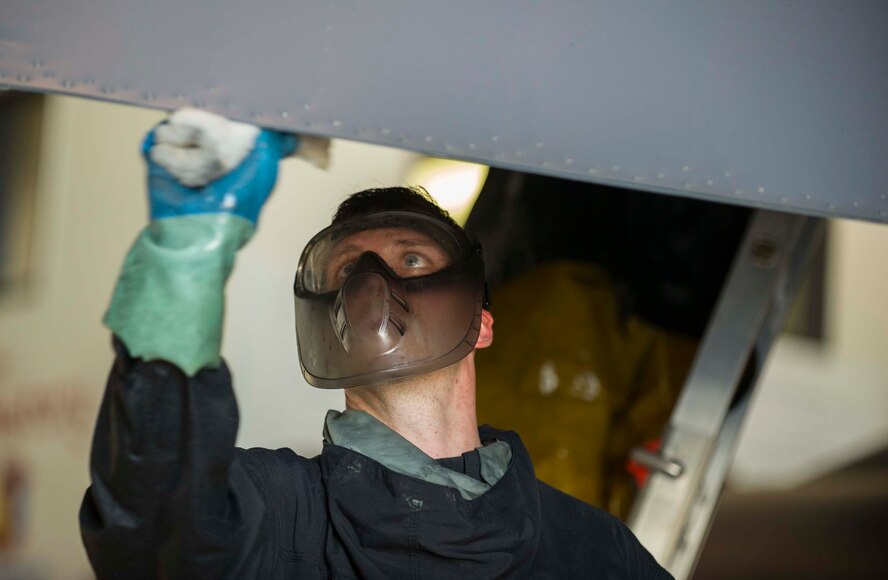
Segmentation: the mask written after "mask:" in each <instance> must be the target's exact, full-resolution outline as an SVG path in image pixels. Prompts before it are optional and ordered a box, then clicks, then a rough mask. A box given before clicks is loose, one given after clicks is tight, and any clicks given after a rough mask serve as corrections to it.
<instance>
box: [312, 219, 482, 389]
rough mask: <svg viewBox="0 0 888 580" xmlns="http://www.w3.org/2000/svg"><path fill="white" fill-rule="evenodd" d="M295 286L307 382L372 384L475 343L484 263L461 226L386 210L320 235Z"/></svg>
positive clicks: (445, 361)
mask: <svg viewBox="0 0 888 580" xmlns="http://www.w3.org/2000/svg"><path fill="white" fill-rule="evenodd" d="M294 294H295V304H296V337H297V340H298V343H299V363H300V365H301V367H302V373H303V374H304V375H305V379H306V380H307V381H308V383H309V384H311V385H313V386H315V387H320V388H343V387H354V386H359V385H369V384H374V383H380V382H384V381H389V380H393V379H398V378H403V377H409V376H415V375H419V374H424V373H428V372H431V371H435V370H438V369H440V368H443V367H445V366H448V365H450V364H453V363H455V362H457V361H459V360H460V359H462V358H463V357H465V356H466V355H468V354H469V353H470V352H471V351H472V350H473V349H474V348H475V343H476V341H477V339H478V334H479V332H480V329H481V309H482V307H483V306H484V299H485V288H484V264H483V262H482V260H481V256H480V250H479V248H478V247H476V246H474V245H472V244H471V243H470V242H469V240H468V238H467V237H466V235H465V234H464V233H463V232H462V231H461V230H459V229H457V228H454V227H452V226H450V225H449V224H447V223H445V222H443V221H441V220H438V219H435V218H433V217H430V216H426V215H424V214H421V213H414V212H398V211H389V212H381V213H376V214H372V215H368V216H364V217H359V218H355V219H352V220H347V221H344V222H341V223H339V224H335V225H333V226H330V227H328V228H326V229H325V230H323V231H321V232H320V233H319V234H318V235H316V236H315V237H314V238H312V240H311V241H310V242H309V243H308V245H307V246H306V248H305V251H304V252H303V253H302V258H301V259H300V261H299V267H298V269H297V271H296V282H295V285H294Z"/></svg>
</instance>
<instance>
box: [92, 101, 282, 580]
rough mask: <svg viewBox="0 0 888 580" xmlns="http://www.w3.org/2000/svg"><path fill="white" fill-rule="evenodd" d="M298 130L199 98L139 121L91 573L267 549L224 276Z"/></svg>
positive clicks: (161, 573) (152, 568)
mask: <svg viewBox="0 0 888 580" xmlns="http://www.w3.org/2000/svg"><path fill="white" fill-rule="evenodd" d="M298 146H299V139H297V138H296V137H295V136H292V135H283V134H280V133H274V132H269V131H259V130H258V129H257V128H255V127H251V126H249V125H243V124H239V123H232V122H230V121H226V120H225V119H222V118H221V117H217V116H213V115H208V114H206V113H201V112H198V111H182V112H179V113H176V114H174V115H173V116H172V117H171V118H170V120H169V121H168V122H167V123H164V124H162V125H160V126H159V127H157V128H156V129H155V130H154V131H152V132H151V133H149V135H148V137H147V139H146V140H145V144H144V148H143V152H144V155H145V158H146V161H147V163H148V190H149V196H150V206H151V222H150V224H149V225H148V226H147V227H146V228H145V230H143V231H142V233H141V234H140V235H139V237H138V239H137V240H136V242H135V244H134V245H133V247H132V249H131V250H130V252H129V254H128V255H127V257H126V260H125V262H124V267H123V271H122V272H121V275H120V278H119V280H118V283H117V286H116V288H115V291H114V295H113V298H112V301H111V305H110V307H109V309H108V312H107V314H106V316H105V324H106V325H107V326H108V327H109V328H110V329H111V330H112V332H113V333H114V335H115V340H114V343H115V350H116V352H117V358H116V361H115V363H114V366H113V368H112V370H111V373H110V377H109V380H108V385H107V389H106V392H105V397H104V400H103V402H102V407H101V410H100V413H99V419H98V423H97V426H96V432H95V436H94V440H93V448H92V456H91V462H90V471H91V476H92V485H91V486H90V488H89V489H88V490H87V493H86V496H85V498H84V501H83V505H82V507H81V513H80V522H81V530H82V534H83V540H84V543H85V545H86V549H87V552H88V554H89V557H90V560H91V562H92V564H93V567H94V568H95V571H96V573H97V575H98V576H99V577H100V578H142V577H164V578H198V577H200V578H203V577H206V578H210V577H212V578H223V577H238V578H241V577H262V576H264V575H266V574H265V573H264V572H263V571H262V570H261V569H260V568H259V567H260V566H261V565H262V563H263V562H269V561H270V559H269V558H266V557H262V553H263V552H264V551H265V550H268V549H271V548H270V545H269V544H270V542H269V541H268V535H269V534H271V533H273V530H272V528H271V526H270V525H269V524H268V518H267V517H266V516H267V512H266V507H265V505H266V504H265V500H264V496H263V486H262V482H263V480H264V478H266V477H267V473H266V470H267V467H266V465H265V464H264V461H263V458H262V455H261V454H246V453H243V452H236V450H235V447H234V440H235V436H236V433H237V424H238V414H237V405H236V402H235V398H234V393H233V391H232V387H231V377H230V375H229V373H228V370H227V368H226V367H225V364H224V363H223V362H222V360H221V357H220V354H219V349H220V345H221V338H222V319H223V312H224V286H225V281H226V279H227V277H228V275H229V273H230V272H231V268H232V266H233V264H234V257H235V254H236V252H237V250H238V249H239V248H241V247H242V246H243V245H244V244H245V243H246V242H247V241H248V240H249V239H250V237H251V236H252V235H253V233H254V231H255V228H256V224H257V220H258V217H259V213H260V210H261V208H262V206H263V204H264V203H265V201H266V200H267V199H268V196H269V195H270V193H271V190H272V188H273V186H274V182H275V178H276V174H277V165H278V161H279V159H281V158H282V157H284V156H286V155H289V154H291V153H293V152H294V151H295V150H296V149H297V147H298Z"/></svg>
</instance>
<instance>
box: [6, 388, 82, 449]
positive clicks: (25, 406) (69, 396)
mask: <svg viewBox="0 0 888 580" xmlns="http://www.w3.org/2000/svg"><path fill="white" fill-rule="evenodd" d="M95 410H96V404H95V401H94V400H93V399H92V398H91V397H89V396H88V395H87V391H86V389H84V388H83V387H78V386H74V385H52V384H49V385H28V386H26V387H22V388H19V389H16V390H15V391H14V392H12V393H9V394H6V395H4V396H2V397H0V436H4V437H12V436H20V435H31V434H34V433H35V432H49V433H62V434H65V433H71V432H75V433H82V432H84V431H86V432H88V431H90V430H91V429H92V423H93V419H94V417H95Z"/></svg>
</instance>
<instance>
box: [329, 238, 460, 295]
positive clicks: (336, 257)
mask: <svg viewBox="0 0 888 580" xmlns="http://www.w3.org/2000/svg"><path fill="white" fill-rule="evenodd" d="M364 252H375V253H376V254H378V255H379V257H380V258H382V259H383V261H384V262H385V263H386V264H387V265H388V266H389V268H391V269H392V270H393V271H394V272H395V274H397V275H398V276H400V277H401V278H415V277H418V276H426V275H428V274H433V273H435V272H438V271H440V270H442V269H444V268H446V267H447V266H449V265H450V256H449V255H448V254H447V252H446V251H444V249H443V248H442V247H441V245H440V244H439V243H438V242H436V241H435V240H433V239H432V238H431V237H430V236H428V235H426V234H423V233H421V232H418V231H416V230H412V229H408V228H378V229H371V230H363V231H360V232H357V233H354V234H351V235H350V236H347V237H345V238H343V239H342V240H340V241H339V242H338V243H337V244H336V246H335V247H334V249H333V252H332V255H331V257H330V260H329V261H328V262H327V264H326V268H325V271H324V274H325V276H324V280H325V290H326V291H328V292H330V291H333V290H338V289H339V288H341V287H342V284H343V283H344V282H345V280H346V278H348V276H349V275H350V274H351V272H352V268H353V267H354V264H355V262H357V261H358V259H359V258H360V257H361V255H362V254H364Z"/></svg>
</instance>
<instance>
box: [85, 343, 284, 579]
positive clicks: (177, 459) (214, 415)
mask: <svg viewBox="0 0 888 580" xmlns="http://www.w3.org/2000/svg"><path fill="white" fill-rule="evenodd" d="M114 348H115V350H116V353H117V358H116V360H115V363H114V365H113V367H112V369H111V373H110V376H109V378H108V384H107V388H106V391H105V395H104V400H103V402H102V406H101V409H100V411H99V418H98V423H97V426H96V431H95V435H94V439H93V445H92V455H91V460H90V471H91V476H92V485H91V486H90V487H89V489H88V490H87V492H86V496H85V498H84V501H83V504H82V506H81V511H80V524H81V532H82V534H83V540H84V544H85V545H86V550H87V553H88V554H89V558H90V560H91V562H92V565H93V567H94V569H95V571H96V574H97V575H98V577H99V578H127V579H130V578H262V577H267V576H268V575H269V574H268V571H267V570H263V569H261V566H263V565H269V564H268V563H269V562H271V561H272V558H269V557H267V555H265V554H264V553H263V552H264V551H267V550H269V549H272V548H271V546H273V544H274V542H273V538H271V537H270V535H271V534H272V533H273V529H274V526H273V523H271V522H270V521H269V520H270V519H271V518H270V517H269V516H268V510H267V501H266V498H265V497H264V495H263V493H264V491H263V490H264V489H265V488H266V486H264V485H263V480H264V479H265V478H266V477H267V471H266V467H265V460H264V459H263V458H262V456H261V454H253V453H250V452H246V451H243V450H239V449H236V448H235V445H234V441H235V435H236V433H237V426H238V410H237V404H236V401H235V397H234V393H233V390H232V385H231V376H230V374H229V371H228V369H227V367H226V366H225V364H224V363H222V364H221V365H220V366H219V367H217V368H206V369H203V370H201V371H199V372H198V373H196V374H195V375H194V376H191V377H189V376H187V375H186V374H185V373H183V372H182V371H181V370H179V369H178V368H177V367H176V366H174V365H172V364H170V363H167V362H164V361H161V360H156V361H150V362H145V361H143V360H141V359H136V358H132V357H130V355H129V353H128V352H127V350H126V347H125V346H124V344H123V343H122V342H121V341H120V340H118V339H116V338H115V340H114Z"/></svg>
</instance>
